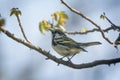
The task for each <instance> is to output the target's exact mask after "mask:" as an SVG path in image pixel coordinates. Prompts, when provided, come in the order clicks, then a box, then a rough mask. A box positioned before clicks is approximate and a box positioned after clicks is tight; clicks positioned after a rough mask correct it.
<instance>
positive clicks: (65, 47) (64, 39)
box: [49, 29, 101, 61]
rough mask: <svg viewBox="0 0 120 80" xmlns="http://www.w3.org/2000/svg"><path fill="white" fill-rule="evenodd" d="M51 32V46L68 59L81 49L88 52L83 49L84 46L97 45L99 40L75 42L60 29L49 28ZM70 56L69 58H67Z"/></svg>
mask: <svg viewBox="0 0 120 80" xmlns="http://www.w3.org/2000/svg"><path fill="white" fill-rule="evenodd" d="M49 30H50V31H51V33H52V48H53V49H54V50H55V51H56V52H57V53H58V54H59V55H61V56H63V57H62V58H61V59H63V58H64V57H67V58H68V60H69V61H70V60H71V59H72V58H73V56H75V55H76V54H78V53H80V52H81V51H84V52H88V51H87V50H85V48H86V47H89V46H94V45H99V44H101V43H100V42H87V43H80V42H76V41H75V40H73V39H72V38H70V37H68V36H67V35H66V34H65V33H64V32H63V31H62V30H60V29H49ZM70 56H71V58H69V57H70Z"/></svg>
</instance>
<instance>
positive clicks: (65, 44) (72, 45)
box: [58, 36, 87, 52]
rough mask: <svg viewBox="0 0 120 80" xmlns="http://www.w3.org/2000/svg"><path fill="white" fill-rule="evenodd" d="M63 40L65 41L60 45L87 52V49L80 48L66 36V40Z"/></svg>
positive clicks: (60, 42)
mask: <svg viewBox="0 0 120 80" xmlns="http://www.w3.org/2000/svg"><path fill="white" fill-rule="evenodd" d="M62 39H63V40H61V41H59V42H58V43H59V44H61V45H64V46H68V47H70V48H79V49H82V50H83V51H85V52H87V51H86V50H85V49H83V48H81V47H80V46H79V44H78V43H77V42H76V41H74V40H73V39H71V38H69V37H66V36H64V38H62Z"/></svg>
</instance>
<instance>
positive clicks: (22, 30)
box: [16, 15, 30, 42]
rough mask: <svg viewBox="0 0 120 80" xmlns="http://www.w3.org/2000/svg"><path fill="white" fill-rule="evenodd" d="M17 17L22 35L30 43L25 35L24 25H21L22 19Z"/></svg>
mask: <svg viewBox="0 0 120 80" xmlns="http://www.w3.org/2000/svg"><path fill="white" fill-rule="evenodd" d="M16 17H17V21H18V23H19V26H20V29H21V32H22V34H23V37H24V38H25V40H26V41H28V42H30V41H29V40H28V39H27V37H26V35H25V32H24V29H23V27H22V24H21V21H20V18H19V15H16Z"/></svg>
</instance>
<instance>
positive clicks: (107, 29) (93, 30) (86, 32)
mask: <svg viewBox="0 0 120 80" xmlns="http://www.w3.org/2000/svg"><path fill="white" fill-rule="evenodd" d="M110 30H113V27H112V26H111V27H108V28H106V29H103V32H108V31H110ZM95 31H96V32H100V30H99V29H97V28H94V29H91V30H87V31H85V32H77V31H74V32H70V31H66V33H68V34H74V35H75V34H88V33H92V32H95Z"/></svg>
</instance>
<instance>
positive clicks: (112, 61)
mask: <svg viewBox="0 0 120 80" xmlns="http://www.w3.org/2000/svg"><path fill="white" fill-rule="evenodd" d="M0 30H1V31H2V32H3V33H4V34H6V35H7V36H8V37H10V38H11V39H13V40H15V41H17V42H19V43H21V44H23V45H25V46H27V47H29V48H31V49H33V50H35V51H37V52H39V53H41V54H43V55H44V56H46V57H47V58H48V59H51V60H53V61H54V62H56V63H58V64H63V65H65V66H68V67H71V68H74V69H84V68H91V67H94V66H98V65H103V64H106V65H110V64H116V63H119V62H120V58H116V59H109V60H96V61H94V62H90V63H83V64H74V63H72V62H69V61H64V60H61V59H58V58H56V57H55V56H53V55H51V54H50V53H49V51H45V50H42V49H41V48H40V47H38V46H35V45H33V44H32V43H29V42H27V41H25V40H23V39H21V38H18V37H17V36H15V35H14V34H12V33H10V32H9V31H7V30H6V29H4V28H3V27H0Z"/></svg>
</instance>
